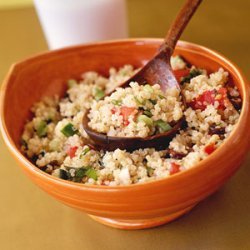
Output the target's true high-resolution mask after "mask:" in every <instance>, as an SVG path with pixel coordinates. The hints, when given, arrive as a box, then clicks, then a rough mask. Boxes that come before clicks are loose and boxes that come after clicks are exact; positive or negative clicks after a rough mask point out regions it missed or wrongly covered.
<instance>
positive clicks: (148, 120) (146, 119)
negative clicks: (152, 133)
mask: <svg viewBox="0 0 250 250" xmlns="http://www.w3.org/2000/svg"><path fill="white" fill-rule="evenodd" d="M137 121H138V122H144V123H145V124H146V125H147V126H152V125H153V120H152V119H151V118H150V117H148V116H146V115H139V116H138V118H137Z"/></svg>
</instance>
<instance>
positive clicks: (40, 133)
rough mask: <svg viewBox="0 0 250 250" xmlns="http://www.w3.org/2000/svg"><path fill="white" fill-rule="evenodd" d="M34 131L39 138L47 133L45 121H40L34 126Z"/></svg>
mask: <svg viewBox="0 0 250 250" xmlns="http://www.w3.org/2000/svg"><path fill="white" fill-rule="evenodd" d="M35 129H36V133H37V135H38V136H39V137H40V138H41V137H43V136H45V135H46V134H47V129H48V128H47V123H46V122H45V121H43V120H42V121H40V122H39V123H38V125H37V126H36V128H35Z"/></svg>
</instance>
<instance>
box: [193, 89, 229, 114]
mask: <svg viewBox="0 0 250 250" xmlns="http://www.w3.org/2000/svg"><path fill="white" fill-rule="evenodd" d="M215 101H217V102H218V103H219V106H218V109H222V110H224V109H225V102H226V101H227V90H226V89H225V88H220V89H219V90H218V91H217V90H215V89H214V90H207V91H205V92H204V93H203V94H202V95H199V96H198V97H196V98H195V99H194V100H193V101H191V102H190V103H189V106H190V107H191V108H192V109H201V110H205V109H206V107H207V105H210V104H212V105H214V103H215Z"/></svg>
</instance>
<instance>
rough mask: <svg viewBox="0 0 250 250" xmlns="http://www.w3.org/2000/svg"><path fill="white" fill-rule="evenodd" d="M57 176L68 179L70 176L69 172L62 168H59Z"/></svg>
mask: <svg viewBox="0 0 250 250" xmlns="http://www.w3.org/2000/svg"><path fill="white" fill-rule="evenodd" d="M59 178H61V179H63V180H68V179H69V178H70V173H69V172H68V171H66V170H64V169H59Z"/></svg>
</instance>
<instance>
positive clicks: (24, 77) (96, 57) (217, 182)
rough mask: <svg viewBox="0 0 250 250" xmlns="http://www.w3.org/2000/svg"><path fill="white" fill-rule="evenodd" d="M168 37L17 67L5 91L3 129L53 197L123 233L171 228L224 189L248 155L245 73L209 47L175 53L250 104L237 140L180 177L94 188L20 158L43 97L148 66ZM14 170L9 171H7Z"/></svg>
mask: <svg viewBox="0 0 250 250" xmlns="http://www.w3.org/2000/svg"><path fill="white" fill-rule="evenodd" d="M161 42H162V40H161V39H127V40H119V41H118V40H117V41H107V42H101V43H95V44H88V45H82V46H75V47H69V48H65V49H61V50H56V51H51V52H45V53H43V54H40V55H37V56H34V57H32V58H29V59H26V60H24V61H21V62H18V63H16V64H14V65H13V66H12V67H11V69H10V71H9V73H8V75H7V76H6V78H5V80H4V83H3V84H2V88H1V96H0V101H1V102H0V105H1V106H0V108H1V130H2V134H3V138H4V140H5V142H6V144H7V146H8V148H9V149H10V151H11V153H12V154H13V155H14V157H15V159H16V160H17V162H18V163H19V165H20V166H21V168H22V169H23V170H24V172H25V173H26V174H27V175H28V177H29V178H30V179H31V180H32V181H33V182H35V183H36V184H37V185H38V186H39V187H40V188H42V189H43V190H44V191H45V192H47V193H48V194H50V195H51V196H53V197H54V198H56V199H57V200H59V201H61V202H63V203H64V204H67V205H69V206H71V207H73V208H77V209H80V210H82V211H84V212H86V213H88V214H89V215H90V216H92V217H93V218H94V219H96V220H97V221H99V222H102V223H104V224H106V225H110V226H113V227H117V228H123V229H139V228H148V227H154V226H158V225H161V224H164V223H167V222H169V221H171V220H173V219H175V218H177V217H179V216H180V215H182V214H184V213H186V212H188V211H189V210H190V209H191V208H192V207H193V206H195V205H196V204H197V203H198V202H199V201H201V200H202V199H204V198H206V197H207V196H209V195H210V194H212V193H213V192H215V191H216V190H217V189H218V188H219V187H221V186H222V185H223V184H224V183H225V182H226V181H227V180H228V179H229V178H230V177H231V176H232V175H233V174H234V173H235V171H236V170H237V169H238V168H239V167H240V165H241V163H242V161H243V160H244V157H245V156H246V154H247V152H248V147H249V138H250V130H249V129H248V126H249V124H250V109H249V87H248V84H247V81H246V79H245V78H244V76H243V75H242V73H241V71H240V70H239V69H238V68H237V67H236V66H235V65H234V64H233V63H231V62H230V61H229V60H228V59H226V58H225V57H223V56H222V55H220V54H219V53H217V52H214V51H212V50H210V49H208V48H205V47H202V46H199V45H196V44H192V43H188V42H183V41H179V42H178V45H177V47H176V50H175V54H179V55H181V56H183V57H185V58H186V59H187V60H188V61H189V62H190V63H191V64H193V65H196V66H198V67H201V68H205V69H207V71H208V72H213V71H216V70H218V69H219V68H220V67H223V68H224V69H225V70H227V71H228V72H229V73H230V77H231V79H232V80H233V81H234V83H235V84H236V85H237V87H238V88H239V90H240V93H241V96H242V99H243V106H242V111H241V115H240V119H239V122H238V124H237V125H236V127H235V129H234V131H233V132H232V134H231V135H230V136H229V138H228V139H227V140H226V141H225V142H224V143H223V144H222V145H221V146H220V147H219V148H218V149H217V150H216V151H215V152H214V153H213V154H212V155H210V156H209V157H207V158H206V159H205V160H203V161H201V162H200V163H199V164H197V165H196V166H194V167H193V168H190V169H189V170H186V171H182V172H180V173H178V174H175V175H173V176H170V177H168V178H164V179H161V180H158V181H152V182H148V183H144V184H133V185H130V186H117V187H106V186H94V185H87V184H79V183H74V182H69V181H65V180H62V179H58V178H56V177H53V176H51V175H49V174H47V173H45V172H43V171H41V170H39V169H38V168H37V167H36V166H34V165H33V164H32V163H31V162H30V161H29V160H28V159H27V158H26V157H25V156H24V155H22V153H21V152H20V137H21V133H22V130H23V126H24V124H25V122H26V121H27V119H29V118H30V117H31V114H30V111H29V110H30V108H31V106H32V105H33V104H34V103H35V102H37V101H38V100H40V99H41V98H42V97H43V96H53V95H55V94H57V95H60V96H63V94H64V92H65V91H66V81H67V79H71V78H79V76H80V75H81V74H82V73H83V72H85V71H89V70H92V71H98V72H99V73H101V74H104V75H107V73H108V70H109V68H110V67H116V68H117V67H120V66H123V65H124V64H132V65H133V66H135V67H140V66H142V65H144V64H145V63H146V62H147V61H148V60H149V59H150V58H151V57H152V56H153V55H154V54H155V53H156V51H157V49H158V47H159V45H160V44H161ZM4 167H9V166H4Z"/></svg>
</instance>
